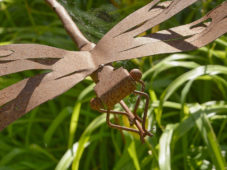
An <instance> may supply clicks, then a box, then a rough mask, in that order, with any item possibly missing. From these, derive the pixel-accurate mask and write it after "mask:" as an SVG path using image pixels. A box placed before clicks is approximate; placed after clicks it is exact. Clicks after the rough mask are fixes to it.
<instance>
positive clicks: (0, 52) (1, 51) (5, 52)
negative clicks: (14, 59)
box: [0, 50, 14, 58]
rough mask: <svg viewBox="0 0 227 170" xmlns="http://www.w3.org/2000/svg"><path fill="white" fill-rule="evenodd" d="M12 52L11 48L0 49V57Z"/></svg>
mask: <svg viewBox="0 0 227 170" xmlns="http://www.w3.org/2000/svg"><path fill="white" fill-rule="evenodd" d="M13 53H14V51H12V50H0V58H1V57H7V56H10V55H12V54H13Z"/></svg>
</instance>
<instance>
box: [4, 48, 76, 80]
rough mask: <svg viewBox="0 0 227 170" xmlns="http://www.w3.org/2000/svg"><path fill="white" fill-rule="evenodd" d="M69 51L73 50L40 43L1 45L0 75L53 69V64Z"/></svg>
mask: <svg viewBox="0 0 227 170" xmlns="http://www.w3.org/2000/svg"><path fill="white" fill-rule="evenodd" d="M69 53H72V52H71V51H66V50H62V49H58V48H54V47H49V46H46V45H38V44H11V45H4V46H0V76H3V75H8V74H11V73H16V72H21V71H26V70H37V69H39V70H51V69H52V65H53V64H55V63H56V62H57V61H58V60H60V59H61V58H64V57H65V56H67V55H68V54H69Z"/></svg>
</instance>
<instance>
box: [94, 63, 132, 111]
mask: <svg viewBox="0 0 227 170" xmlns="http://www.w3.org/2000/svg"><path fill="white" fill-rule="evenodd" d="M135 89H136V84H135V82H134V80H133V79H132V77H131V76H130V74H129V72H128V71H127V70H126V69H124V68H122V67H121V68H119V69H117V70H113V67H111V66H104V67H103V69H102V70H101V71H100V72H99V73H98V83H97V84H96V86H95V88H94V90H95V93H96V95H97V97H98V98H100V99H101V101H102V103H103V104H104V106H105V107H107V108H108V109H113V108H114V105H116V104H117V103H119V102H120V101H121V100H123V99H124V98H125V97H126V96H128V95H129V94H131V93H132V92H133V91H134V90H135Z"/></svg>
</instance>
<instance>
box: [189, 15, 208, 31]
mask: <svg viewBox="0 0 227 170" xmlns="http://www.w3.org/2000/svg"><path fill="white" fill-rule="evenodd" d="M211 22H212V19H211V18H208V19H207V20H205V21H202V22H200V23H198V24H196V25H192V26H191V27H190V29H193V28H196V27H207V24H208V23H211Z"/></svg>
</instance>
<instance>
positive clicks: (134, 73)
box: [130, 69, 142, 81]
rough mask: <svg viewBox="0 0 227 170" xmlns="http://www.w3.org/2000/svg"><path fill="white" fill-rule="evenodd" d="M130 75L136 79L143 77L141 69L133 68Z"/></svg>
mask: <svg viewBox="0 0 227 170" xmlns="http://www.w3.org/2000/svg"><path fill="white" fill-rule="evenodd" d="M130 75H131V76H132V78H133V79H134V80H135V81H140V79H141V78H142V72H141V71H140V70H139V69H132V70H131V71H130Z"/></svg>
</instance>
